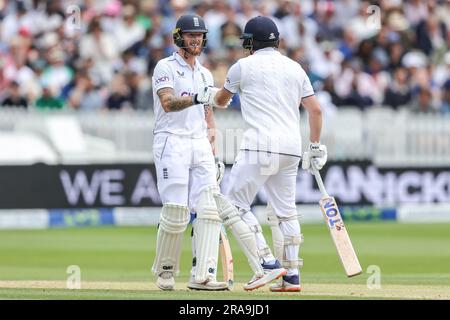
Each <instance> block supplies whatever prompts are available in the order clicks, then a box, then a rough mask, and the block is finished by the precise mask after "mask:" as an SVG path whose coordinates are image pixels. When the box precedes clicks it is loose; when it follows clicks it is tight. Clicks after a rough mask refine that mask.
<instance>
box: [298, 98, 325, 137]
mask: <svg viewBox="0 0 450 320" xmlns="http://www.w3.org/2000/svg"><path fill="white" fill-rule="evenodd" d="M302 105H303V107H304V108H305V109H306V111H307V112H308V116H309V140H310V141H311V142H319V141H320V132H321V131H322V110H321V108H320V104H319V101H317V98H316V96H315V95H312V96H309V97H306V98H304V99H302Z"/></svg>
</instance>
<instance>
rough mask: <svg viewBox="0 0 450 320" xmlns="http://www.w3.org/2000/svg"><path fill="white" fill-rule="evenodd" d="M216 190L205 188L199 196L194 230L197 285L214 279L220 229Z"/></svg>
mask: <svg viewBox="0 0 450 320" xmlns="http://www.w3.org/2000/svg"><path fill="white" fill-rule="evenodd" d="M216 189H217V187H216V186H214V187H207V188H205V190H204V191H203V192H202V194H201V195H200V199H199V202H198V205H197V221H196V222H195V228H194V238H195V245H196V254H197V264H196V267H195V282H197V283H203V282H205V281H207V280H215V277H216V269H217V261H218V257H219V238H220V228H221V225H222V220H221V219H220V217H219V212H218V211H217V205H216V202H215V200H214V193H215V192H217V191H216Z"/></svg>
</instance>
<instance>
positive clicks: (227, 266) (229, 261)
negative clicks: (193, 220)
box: [219, 226, 234, 290]
mask: <svg viewBox="0 0 450 320" xmlns="http://www.w3.org/2000/svg"><path fill="white" fill-rule="evenodd" d="M219 253H220V260H221V263H222V273H223V279H224V281H225V282H227V283H228V288H229V290H231V289H232V288H233V283H234V270H233V255H232V253H231V247H230V242H229V241H228V236H227V232H226V231H225V228H224V227H223V226H222V229H221V230H220V241H219Z"/></svg>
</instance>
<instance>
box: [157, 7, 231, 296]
mask: <svg viewBox="0 0 450 320" xmlns="http://www.w3.org/2000/svg"><path fill="white" fill-rule="evenodd" d="M207 32H208V30H207V29H206V26H205V23H204V21H203V19H202V18H201V17H199V16H197V15H183V16H181V17H180V18H179V19H178V21H177V23H176V27H175V30H174V31H173V40H174V42H175V44H176V45H177V46H178V47H179V49H178V51H177V52H175V53H173V55H172V56H170V57H167V58H165V59H162V60H160V61H159V62H158V64H157V65H156V67H155V70H154V74H153V78H152V80H153V98H154V102H155V103H154V106H155V107H154V112H155V118H156V123H155V128H154V143H153V153H154V161H155V167H156V170H157V179H158V183H157V185H158V191H159V193H160V196H161V200H162V203H163V208H162V211H161V216H160V221H159V226H158V234H157V244H156V257H155V260H154V263H153V267H152V271H153V272H154V273H155V274H156V275H157V277H158V278H157V282H156V284H157V286H158V287H159V288H160V289H162V290H173V289H174V286H175V280H174V276H176V275H177V274H178V272H179V263H180V255H181V248H182V242H183V235H184V231H185V230H186V228H187V225H188V223H189V218H190V211H194V212H196V213H197V219H196V220H195V228H194V237H195V240H196V241H195V243H196V245H197V247H196V255H197V264H196V269H195V274H194V277H193V279H192V280H191V281H190V283H189V287H190V288H195V289H199V290H224V289H227V287H228V285H227V283H225V282H217V281H216V276H215V274H216V268H217V260H218V247H219V234H220V228H221V223H222V221H221V219H220V217H219V213H218V210H217V206H216V203H215V200H214V197H213V195H214V193H215V192H216V191H215V189H216V188H217V183H216V167H215V162H214V156H213V152H212V148H211V145H210V142H209V140H208V134H207V128H208V123H210V122H211V121H213V118H212V112H211V108H209V106H208V105H206V104H203V103H201V102H200V101H197V100H196V99H195V97H196V93H197V92H199V91H200V90H202V89H203V88H204V87H206V86H212V85H213V84H214V82H213V77H212V75H211V72H210V71H209V70H207V69H206V68H204V67H203V66H202V65H201V64H200V62H199V61H198V59H197V57H198V56H199V55H200V54H201V52H202V50H203V48H204V47H205V44H206V42H207V39H206V34H207Z"/></svg>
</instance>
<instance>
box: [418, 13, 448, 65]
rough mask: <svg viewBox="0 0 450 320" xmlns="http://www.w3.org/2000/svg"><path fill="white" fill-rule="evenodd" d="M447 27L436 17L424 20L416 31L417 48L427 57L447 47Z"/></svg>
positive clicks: (432, 16) (431, 16)
mask: <svg viewBox="0 0 450 320" xmlns="http://www.w3.org/2000/svg"><path fill="white" fill-rule="evenodd" d="M446 31H447V30H446V26H445V24H444V23H442V22H441V21H439V20H438V18H437V17H435V16H434V15H430V16H429V17H428V18H427V19H426V20H422V21H421V22H420V23H419V24H418V26H417V29H416V37H417V47H418V48H419V49H420V50H422V51H423V52H424V53H425V54H426V55H428V56H429V55H431V54H432V53H433V52H434V51H435V50H438V49H441V48H442V47H444V46H445V39H446V38H447V33H446Z"/></svg>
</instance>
